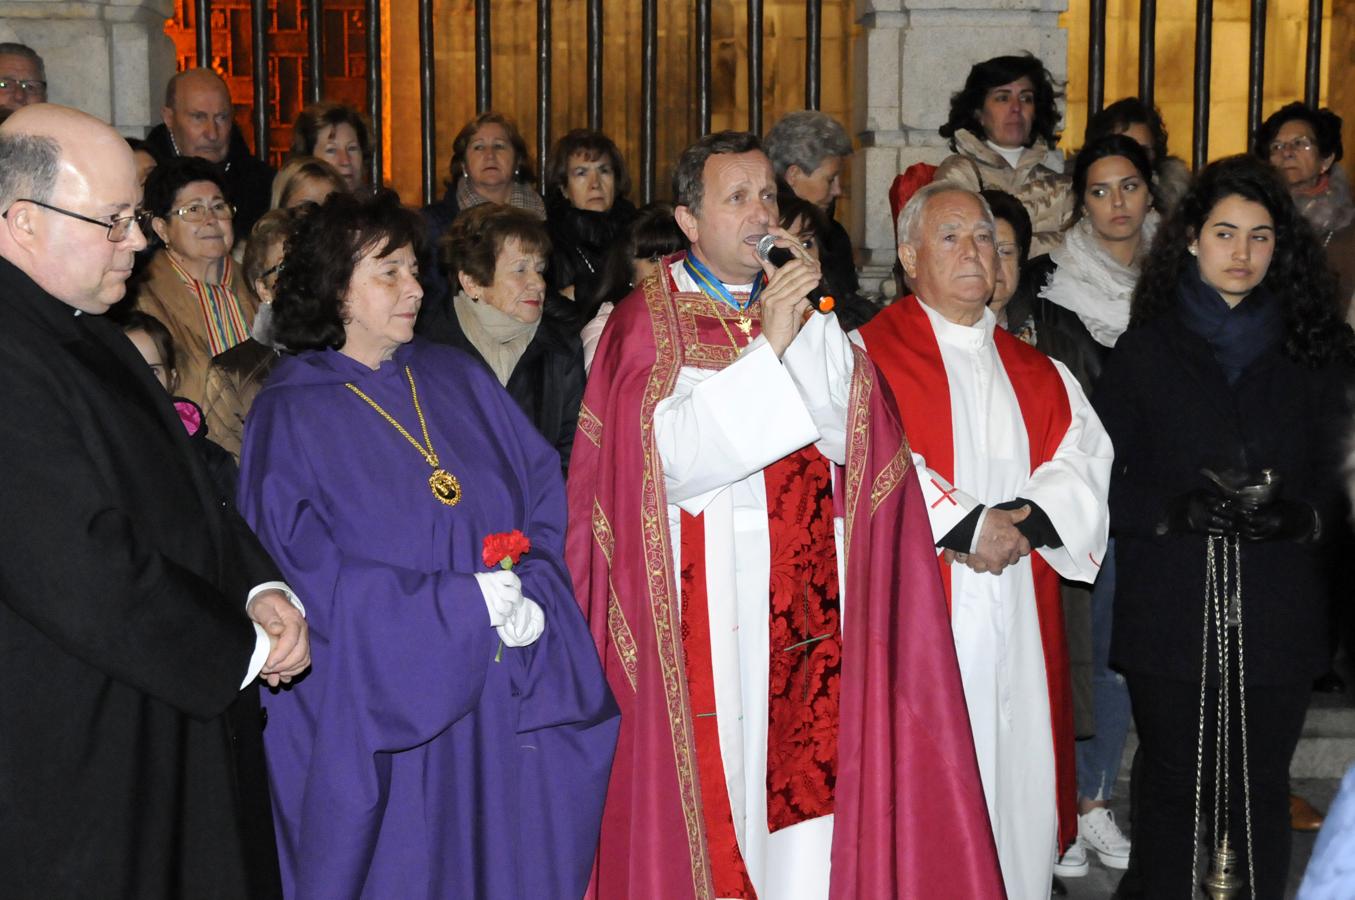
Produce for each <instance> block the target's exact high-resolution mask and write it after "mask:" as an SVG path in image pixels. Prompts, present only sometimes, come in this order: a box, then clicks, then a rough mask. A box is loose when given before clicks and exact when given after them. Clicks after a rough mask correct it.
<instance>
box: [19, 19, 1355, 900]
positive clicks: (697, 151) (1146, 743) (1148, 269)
mask: <svg viewBox="0 0 1355 900" xmlns="http://www.w3.org/2000/svg"><path fill="white" fill-rule="evenodd" d="M46 77H47V76H46V73H45V71H44V68H43V64H42V60H41V57H40V56H38V54H36V53H35V52H34V51H33V50H32V49H30V48H28V47H24V46H23V45H18V44H0V107H3V110H2V111H0V116H3V118H4V124H3V125H0V209H2V210H3V218H2V219H0V292H3V296H4V298H5V299H4V301H3V302H0V358H3V359H4V361H5V365H6V369H7V377H6V378H5V379H3V380H2V381H0V409H4V410H5V414H4V417H3V420H2V424H0V428H3V435H4V441H3V444H4V446H5V448H6V450H5V453H6V465H4V466H0V498H3V499H0V502H2V503H4V504H6V513H5V515H3V516H0V522H3V523H4V524H3V525H0V528H3V535H4V538H5V540H6V544H5V546H6V552H5V553H4V554H3V555H0V673H3V677H4V678H5V679H6V681H7V683H8V684H10V685H11V689H10V690H8V691H6V692H5V694H4V699H3V700H0V884H4V886H5V887H4V889H3V890H2V891H0V893H4V894H5V895H6V896H14V897H16V898H28V897H33V898H51V897H76V896H80V897H84V896H109V897H114V896H117V897H137V898H167V900H168V898H180V897H194V898H198V897H202V898H222V900H231V898H271V897H286V898H289V900H291V898H333V897H354V898H356V897H367V898H393V897H415V896H419V897H425V896H426V897H447V898H451V897H485V898H533V900H536V898H562V900H564V898H578V897H584V896H587V897H595V898H599V900H627V898H640V897H644V898H672V900H686V898H701V897H712V898H714V897H719V898H757V897H762V898H774V900H786V898H791V900H800V898H804V900H818V898H828V897H834V898H837V897H843V898H846V897H851V898H896V897H919V898H920V897H937V896H955V897H966V898H969V897H973V898H1001V897H1010V898H1013V900H1018V898H1019V900H1042V898H1044V897H1046V896H1049V894H1050V892H1051V890H1052V891H1054V892H1055V893H1057V892H1058V891H1059V890H1060V889H1062V888H1063V885H1062V883H1061V881H1060V879H1062V878H1076V877H1079V876H1082V875H1085V874H1086V873H1087V872H1088V871H1089V869H1090V866H1091V864H1092V861H1093V860H1096V861H1099V863H1101V864H1102V865H1104V866H1107V867H1109V868H1112V869H1116V870H1127V872H1126V875H1125V877H1124V879H1123V881H1122V882H1121V885H1120V888H1119V893H1118V896H1121V897H1124V898H1132V897H1145V898H1153V900H1157V898H1173V897H1193V896H1194V889H1195V886H1196V884H1198V881H1199V878H1200V877H1202V874H1203V873H1202V872H1198V871H1197V854H1198V853H1199V851H1200V848H1201V846H1202V844H1207V845H1208V846H1213V845H1214V844H1215V843H1216V842H1217V841H1218V840H1219V839H1220V838H1221V836H1223V835H1227V836H1230V837H1231V840H1232V845H1233V847H1234V848H1236V849H1237V850H1238V853H1239V854H1240V858H1241V859H1243V860H1245V864H1240V865H1239V871H1241V872H1242V877H1243V878H1244V879H1245V880H1247V881H1248V882H1249V883H1250V889H1251V891H1252V895H1253V896H1255V897H1258V898H1262V900H1277V898H1280V897H1281V896H1283V893H1284V889H1285V883H1286V878H1287V873H1288V867H1289V846H1290V830H1291V825H1297V824H1298V823H1297V820H1296V818H1295V815H1294V813H1295V804H1296V803H1298V804H1301V803H1302V801H1299V800H1298V798H1295V797H1292V796H1291V795H1290V792H1289V784H1288V769H1289V762H1290V758H1291V757H1292V755H1293V752H1294V749H1295V746H1296V743H1297V741H1298V737H1299V733H1300V730H1301V727H1302V724H1303V720H1304V715H1305V712H1306V710H1307V707H1308V703H1309V698H1310V695H1311V691H1312V690H1313V685H1314V683H1315V682H1319V683H1326V684H1328V685H1331V684H1332V683H1333V680H1334V683H1335V686H1336V688H1337V689H1340V687H1341V685H1340V680H1339V678H1338V677H1337V676H1336V675H1335V674H1334V672H1332V653H1333V650H1334V644H1333V637H1332V632H1333V628H1332V624H1331V621H1332V620H1331V608H1332V602H1333V600H1334V599H1336V600H1341V601H1344V600H1345V599H1346V598H1342V597H1340V596H1339V595H1338V594H1336V593H1335V590H1336V588H1335V586H1334V585H1331V584H1329V583H1328V576H1327V573H1328V567H1329V563H1330V560H1331V559H1332V555H1333V553H1335V552H1341V550H1340V548H1342V547H1345V546H1348V543H1349V541H1350V537H1349V525H1348V519H1349V512H1348V508H1347V505H1346V503H1347V501H1346V499H1345V498H1346V492H1345V489H1344V484H1343V481H1342V475H1341V471H1342V464H1343V459H1342V456H1343V453H1344V448H1345V445H1346V440H1347V434H1348V432H1349V428H1350V412H1351V410H1350V401H1349V398H1348V394H1347V392H1348V389H1349V387H1350V386H1351V378H1352V375H1355V368H1353V367H1355V334H1353V333H1352V331H1351V328H1350V326H1349V325H1348V324H1346V318H1347V316H1348V315H1350V313H1351V300H1352V295H1353V294H1355V202H1353V201H1352V198H1351V194H1350V189H1349V184H1348V181H1347V179H1346V177H1345V175H1344V174H1343V170H1342V169H1341V168H1340V166H1339V165H1338V163H1339V162H1340V160H1341V157H1342V149H1343V148H1342V143H1341V120H1340V119H1339V117H1337V116H1336V115H1335V114H1334V113H1332V112H1331V111H1330V110H1326V109H1314V108H1311V107H1309V106H1306V105H1304V104H1302V103H1291V104H1289V105H1286V106H1283V107H1282V108H1280V109H1279V110H1278V111H1276V112H1275V113H1274V114H1273V115H1272V116H1271V117H1270V118H1268V119H1267V120H1266V121H1265V123H1264V124H1263V125H1262V127H1261V128H1260V130H1259V131H1258V132H1257V134H1256V135H1255V136H1254V141H1253V145H1254V146H1253V152H1251V153H1250V154H1247V155H1242V156H1235V157H1229V158H1225V159H1221V160H1218V161H1216V162H1214V163H1211V164H1210V165H1208V166H1207V167H1205V168H1204V169H1203V170H1201V171H1199V172H1196V173H1191V172H1189V170H1188V169H1187V167H1186V166H1185V164H1184V163H1183V162H1182V161H1181V160H1179V159H1177V158H1175V157H1172V156H1170V155H1169V153H1168V144H1167V134H1166V130H1165V128H1164V126H1163V123H1162V119H1161V117H1160V116H1159V114H1158V113H1157V111H1156V110H1155V109H1153V107H1152V106H1151V105H1149V104H1146V103H1144V102H1142V101H1141V100H1139V99H1137V98H1132V97H1131V98H1125V99H1122V100H1119V101H1117V102H1115V103H1112V104H1110V105H1109V106H1107V107H1106V108H1105V109H1103V110H1102V111H1100V112H1099V113H1097V114H1096V115H1094V116H1093V117H1092V119H1091V121H1090V122H1089V124H1088V126H1087V130H1086V133H1085V135H1084V136H1083V140H1081V141H1080V142H1076V143H1077V144H1078V150H1077V152H1076V153H1075V154H1074V155H1073V156H1072V157H1071V158H1070V159H1065V157H1064V155H1063V153H1062V152H1061V151H1060V150H1059V149H1058V143H1059V139H1060V134H1059V119H1060V114H1059V109H1058V98H1059V94H1058V91H1057V88H1056V85H1055V83H1054V80H1053V79H1052V77H1051V76H1050V74H1049V73H1048V72H1047V71H1046V70H1045V68H1044V66H1043V64H1042V63H1041V62H1040V61H1039V60H1038V59H1036V58H1034V57H1032V56H1029V55H1025V56H1003V57H997V58H994V59H990V60H986V61H982V62H979V63H976V64H975V65H974V66H973V68H972V69H971V71H970V73H969V76H968V78H967V79H966V81H965V83H964V85H963V86H962V87H961V88H960V89H959V90H957V91H956V92H955V93H954V95H953V96H952V98H951V105H950V111H949V116H948V118H947V120H946V121H945V122H944V123H938V124H939V125H940V133H941V134H942V136H943V137H945V138H946V139H948V140H949V146H950V149H951V151H952V152H951V155H950V156H948V157H947V158H946V159H945V160H944V161H943V162H942V163H941V164H940V165H939V166H928V165H922V164H919V165H916V166H913V167H911V168H910V169H908V171H906V172H904V173H901V174H900V175H899V176H898V178H897V179H896V181H895V183H894V185H893V186H892V188H891V190H890V197H891V201H892V204H893V213H894V225H895V231H896V235H897V245H898V267H897V269H896V276H897V281H898V284H897V291H896V292H895V296H894V297H890V298H886V299H884V300H881V299H880V298H875V297H871V296H868V295H867V294H866V293H864V292H863V290H862V288H861V285H860V283H859V281H858V278H857V269H856V266H855V262H854V259H853V249H852V245H851V240H850V238H849V237H848V235H847V232H846V230H845V229H844V228H843V227H842V225H841V224H839V223H838V222H837V221H836V219H835V217H834V212H835V201H836V200H837V198H838V197H839V196H840V194H841V192H842V172H843V169H844V166H845V165H846V163H847V161H848V160H849V159H850V157H851V154H852V152H853V144H852V140H851V138H850V136H849V135H848V134H847V132H846V131H845V130H844V129H843V128H842V126H841V125H840V124H839V123H837V122H835V121H834V120H833V119H832V118H830V117H829V116H826V115H824V114H822V113H819V112H815V111H797V112H792V113H789V114H787V115H785V116H784V117H782V118H781V119H780V120H779V121H777V122H776V123H775V124H774V125H773V127H772V128H771V129H769V131H768V132H767V134H766V136H765V138H761V139H760V138H759V137H757V136H755V135H752V134H749V133H745V132H736V131H726V132H719V133H715V134H709V135H703V136H701V137H700V138H698V139H697V140H696V141H694V142H693V143H692V144H691V145H690V146H689V147H688V148H687V149H686V150H684V151H683V153H682V154H681V156H680V158H679V159H678V160H677V161H676V165H675V168H674V176H673V190H672V197H671V201H670V202H656V203H651V204H648V205H646V206H643V207H640V208H637V207H636V205H635V204H634V203H633V202H632V201H631V199H630V193H631V187H632V186H631V182H630V178H629V175H628V170H627V165H626V160H625V159H624V158H623V154H622V153H621V151H620V149H619V148H618V146H617V144H616V143H615V142H614V141H613V140H612V139H611V138H610V137H608V136H607V135H606V134H603V133H600V132H597V131H591V130H586V129H577V130H572V131H569V132H568V133H566V134H565V135H564V136H563V137H561V138H560V139H559V141H557V142H556V144H555V146H554V148H553V150H552V152H551V154H550V156H549V158H548V159H545V160H539V161H534V160H532V159H531V154H530V152H529V150H528V147H527V143H526V141H525V140H524V139H523V137H522V135H521V134H520V133H519V131H518V130H517V128H516V126H515V125H514V123H513V121H512V120H511V119H509V118H508V117H506V116H504V115H502V114H500V113H497V112H492V111H491V112H485V113H481V114H479V115H477V116H476V117H475V118H474V119H472V120H471V121H469V122H467V123H466V125H465V126H464V127H463V128H462V129H461V130H460V132H459V133H458V134H457V136H456V138H455V141H454V142H453V146H452V155H451V162H450V165H449V168H448V178H447V181H446V192H445V194H444V196H443V197H442V198H441V199H440V200H438V201H437V202H435V203H433V204H431V205H429V206H428V207H426V208H424V209H422V210H419V209H417V208H413V207H411V206H410V205H408V204H405V203H402V202H401V198H400V197H399V196H398V195H397V194H396V193H395V192H393V191H391V190H389V189H387V188H385V187H383V186H382V185H380V184H373V183H370V181H369V179H368V172H369V167H368V166H367V165H366V160H368V158H369V155H370V151H371V140H372V137H371V135H372V133H373V132H372V130H371V123H369V122H367V121H366V119H365V118H364V116H363V115H362V114H360V113H359V112H358V111H357V110H354V109H352V108H351V107H348V106H345V105H343V104H339V103H330V102H326V103H320V104H316V105H313V106H309V107H307V108H305V109H304V110H302V111H301V113H300V114H299V115H298V116H297V119H296V121H295V123H294V128H293V140H292V144H291V151H290V154H289V155H288V157H287V160H286V162H285V164H284V165H283V166H282V168H281V169H280V170H278V171H277V172H274V171H273V170H272V169H271V168H270V167H268V166H267V165H265V164H264V163H263V162H261V161H259V160H258V159H257V158H256V157H255V156H254V155H252V154H251V153H250V151H249V149H248V147H247V146H246V143H245V141H244V139H243V138H242V136H241V133H240V130H239V128H238V127H237V126H236V124H235V122H234V119H233V110H232V106H231V101H230V94H229V91H228V90H227V87H226V85H225V83H224V82H223V81H222V79H221V78H220V77H219V76H218V75H217V74H216V73H214V72H213V71H211V70H209V69H189V70H187V71H184V72H180V73H178V74H177V75H175V76H174V77H173V78H172V79H171V80H170V82H169V84H168V86H167V88H166V94H165V105H164V109H163V123H162V124H160V125H158V126H157V127H156V128H154V129H152V130H151V132H150V133H149V134H148V135H147V136H146V137H145V138H144V140H142V139H132V138H124V137H122V136H120V135H118V134H117V132H116V131H114V130H113V129H112V128H111V127H110V126H108V125H107V124H105V123H103V122H100V121H98V120H97V119H95V118H93V117H91V116H89V115H87V114H85V113H82V112H80V111H77V110H73V109H68V108H65V107H61V106H56V105H53V104H48V103H46V102H45V99H46V86H47V85H46ZM538 163H539V167H538ZM538 170H539V171H540V173H541V176H540V185H541V186H540V189H538V187H537V184H538V177H537V172H538ZM769 248H770V249H769ZM821 298H825V299H821ZM1219 583H1222V584H1224V586H1225V588H1226V590H1227V591H1230V592H1231V593H1230V596H1232V597H1233V598H1234V600H1233V604H1232V606H1231V607H1230V608H1229V610H1228V617H1227V621H1226V622H1225V621H1224V620H1223V619H1220V620H1219V622H1217V623H1215V625H1213V626H1211V625H1210V621H1211V620H1210V619H1209V618H1208V616H1209V615H1210V609H1211V607H1210V605H1209V603H1210V601H1209V598H1210V597H1211V596H1215V595H1217V594H1218V590H1217V587H1218V584H1219ZM1244 586H1245V588H1244ZM1211 592H1212V593H1211ZM1211 628H1216V630H1215V631H1211ZM1229 660H1232V661H1234V662H1232V663H1230V662H1229ZM1131 724H1132V725H1134V726H1135V727H1136V729H1137V733H1138V737H1139V744H1140V750H1139V758H1138V759H1137V760H1136V763H1135V766H1134V775H1133V779H1132V784H1133V795H1134V797H1133V804H1132V807H1131V809H1132V826H1133V827H1132V829H1131V828H1128V827H1126V826H1125V825H1122V823H1120V822H1118V821H1117V820H1116V818H1115V816H1114V814H1113V813H1112V812H1111V810H1110V801H1111V799H1112V797H1111V795H1112V791H1113V790H1114V788H1115V786H1116V785H1117V783H1118V782H1119V781H1120V778H1119V770H1120V761H1121V759H1122V757H1123V754H1124V747H1125V742H1126V736H1127V733H1128V731H1129V729H1130V727H1131ZM1215 747H1218V748H1220V750H1219V756H1218V757H1217V758H1216V757H1215V756H1213V755H1209V754H1211V753H1213V752H1214V748H1215ZM1202 796H1207V797H1209V798H1215V797H1219V798H1222V803H1221V806H1219V805H1215V804H1213V803H1206V804H1205V806H1206V807H1207V808H1206V809H1204V811H1203V814H1202V812H1201V799H1200V798H1201V797H1202ZM1220 808H1221V809H1223V810H1226V812H1225V813H1216V810H1218V809H1220ZM1300 809H1302V807H1301V806H1300ZM1307 812H1308V818H1310V819H1311V818H1313V817H1318V818H1320V814H1318V813H1316V811H1313V810H1308V811H1307ZM1192 878H1194V879H1195V881H1194V882H1192ZM1347 887H1348V888H1349V887H1350V886H1349V885H1347ZM1333 896H1335V895H1333Z"/></svg>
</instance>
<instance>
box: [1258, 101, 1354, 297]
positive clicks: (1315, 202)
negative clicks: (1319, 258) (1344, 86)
mask: <svg viewBox="0 0 1355 900" xmlns="http://www.w3.org/2000/svg"><path fill="white" fill-rule="evenodd" d="M1342 151H1343V147H1342V144H1341V117H1340V116H1338V115H1337V114H1336V113H1334V112H1332V111H1331V110H1329V109H1313V108H1312V107H1311V106H1308V105H1307V104H1304V103H1297V102H1296V103H1290V104H1288V105H1287V106H1282V107H1280V108H1279V109H1278V110H1276V111H1275V112H1274V113H1272V114H1271V116H1270V118H1268V119H1266V121H1265V122H1264V123H1262V125H1261V127H1260V129H1258V130H1257V132H1256V141H1255V144H1254V147H1253V152H1254V153H1255V154H1256V155H1257V156H1258V157H1260V158H1261V159H1264V160H1268V161H1269V162H1270V164H1271V165H1272V166H1274V167H1275V169H1276V170H1277V171H1278V172H1279V173H1280V179H1281V180H1282V181H1283V182H1284V183H1285V186H1286V187H1288V188H1289V196H1291V197H1293V198H1294V204H1295V205H1296V206H1298V208H1299V212H1301V213H1302V214H1303V217H1304V218H1305V219H1307V220H1308V224H1309V225H1311V226H1313V230H1314V231H1316V232H1317V239H1318V241H1319V242H1320V243H1321V244H1322V247H1323V249H1324V250H1325V251H1326V253H1327V265H1328V266H1329V267H1330V268H1331V269H1332V271H1334V272H1335V273H1336V275H1337V277H1338V278H1339V279H1340V293H1339V295H1338V297H1339V302H1340V303H1341V305H1342V309H1346V307H1347V306H1348V305H1349V304H1350V301H1351V297H1352V296H1353V295H1355V200H1352V198H1351V195H1350V180H1349V179H1348V178H1347V177H1346V173H1345V171H1344V170H1343V169H1342V168H1341V167H1340V166H1339V165H1337V163H1339V162H1340V161H1341V156H1342ZM1347 315H1348V313H1347Z"/></svg>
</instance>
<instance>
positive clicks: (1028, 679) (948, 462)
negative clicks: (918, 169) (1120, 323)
mask: <svg viewBox="0 0 1355 900" xmlns="http://www.w3.org/2000/svg"><path fill="white" fill-rule="evenodd" d="M994 233H995V232H994V225H993V216H992V213H991V211H990V210H989V209H988V207H987V205H986V204H985V203H984V201H983V199H982V198H981V197H979V196H978V195H977V194H974V193H972V192H970V191H967V190H963V189H957V188H956V187H954V186H953V185H948V184H945V183H935V184H931V185H928V186H927V187H924V188H922V189H921V190H919V191H918V192H917V193H916V194H914V196H913V198H912V199H911V200H909V202H908V204H907V205H906V206H905V207H904V209H903V212H902V213H901V214H900V215H899V222H898V234H899V241H900V243H899V261H900V262H901V263H902V264H903V268H904V271H905V272H906V273H907V275H908V281H909V284H911V285H912V286H913V288H914V289H915V290H916V292H917V293H916V294H915V295H914V296H909V297H904V298H903V299H901V300H899V301H898V302H896V303H894V304H893V305H892V306H890V307H889V308H888V309H886V310H885V311H884V312H882V313H881V314H880V315H878V316H876V317H875V319H873V320H872V321H871V322H870V323H869V324H867V325H866V326H865V327H864V328H862V329H861V331H860V332H859V336H860V339H861V341H862V342H863V343H864V345H865V348H866V352H867V353H868V354H869V355H870V358H871V359H872V360H874V362H875V363H876V365H878V366H879V367H880V369H881V370H882V371H883V373H884V375H885V378H886V380H887V381H888V383H889V386H890V387H891V388H892V389H893V392H894V395H895V397H897V399H898V407H899V410H900V413H901V415H902V418H903V423H904V427H905V428H906V430H907V432H908V438H909V441H910V443H911V445H912V451H913V464H914V466H915V467H916V471H917V475H918V479H919V481H920V483H921V487H922V495H923V498H924V500H925V503H926V506H927V510H928V515H929V518H930V520H931V538H932V540H933V541H934V542H935V547H936V550H935V551H933V552H934V553H936V552H939V554H940V556H939V565H940V571H941V575H942V580H943V583H944V584H945V587H946V595H947V600H948V602H949V604H950V611H951V630H952V632H953V633H954V638H955V649H956V653H957V655H958V657H959V662H960V673H961V678H962V679H963V682H964V691H965V700H966V702H967V704H968V707H969V718H970V723H971V725H972V727H973V731H974V746H975V749H976V751H977V753H978V760H979V769H980V771H981V773H982V776H983V787H984V791H985V793H986V796H987V801H988V813H989V817H990V819H991V821H992V824H993V832H994V836H995V838H996V840H997V848H998V856H999V859H1000V861H1001V865H1002V874H1003V878H1004V880H1005V882H1006V887H1007V893H1008V894H1009V895H1010V896H1011V897H1012V898H1022V900H1037V898H1044V897H1047V896H1048V895H1049V885H1050V880H1051V879H1052V877H1053V867H1054V859H1055V857H1056V855H1057V852H1059V851H1061V849H1062V848H1064V847H1066V846H1067V845H1068V844H1070V843H1071V842H1072V840H1073V837H1074V836H1075V835H1076V833H1077V810H1076V808H1075V796H1074V794H1075V785H1074V772H1073V733H1072V707H1071V699H1070V694H1069V682H1068V652H1067V644H1066V642H1065V639H1064V635H1063V612H1062V607H1061V605H1060V602H1059V576H1060V575H1062V576H1063V577H1065V578H1070V579H1073V580H1075V581H1086V582H1090V581H1092V580H1094V579H1095V577H1096V570H1097V568H1098V567H1099V565H1100V562H1101V557H1102V554H1104V552H1105V547H1106V533H1107V524H1108V515H1107V507H1106V492H1107V489H1108V486H1109V478H1110V465H1111V458H1112V452H1111V443H1110V438H1109V437H1107V435H1106V432H1105V429H1103V428H1102V427H1101V422H1100V420H1099V419H1098V418H1097V417H1096V413H1095V412H1093V411H1092V408H1091V405H1090V404H1089V403H1088V402H1087V399H1086V397H1084V396H1083V394H1082V390H1081V388H1079V387H1078V385H1077V382H1076V381H1075V380H1074V379H1073V377H1072V376H1071V375H1070V374H1069V373H1068V370H1067V369H1065V368H1064V367H1063V366H1062V364H1060V363H1057V362H1054V361H1053V360H1050V359H1049V358H1048V357H1046V356H1044V355H1043V354H1041V353H1040V352H1039V351H1037V350H1035V349H1033V348H1031V347H1029V346H1028V345H1026V344H1024V343H1022V342H1020V341H1018V340H1017V339H1015V338H1013V337H1012V336H1010V335H1008V334H1007V332H1005V331H1003V330H1002V329H1000V328H997V327H996V322H995V319H994V316H993V314H992V313H991V312H989V311H988V308H987V301H988V298H989V297H990V296H991V295H992V293H993V282H994V273H995V271H996V265H997V251H996V245H995V240H994Z"/></svg>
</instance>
